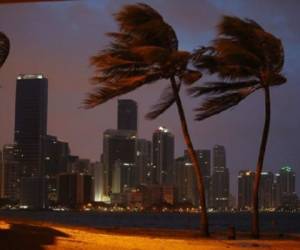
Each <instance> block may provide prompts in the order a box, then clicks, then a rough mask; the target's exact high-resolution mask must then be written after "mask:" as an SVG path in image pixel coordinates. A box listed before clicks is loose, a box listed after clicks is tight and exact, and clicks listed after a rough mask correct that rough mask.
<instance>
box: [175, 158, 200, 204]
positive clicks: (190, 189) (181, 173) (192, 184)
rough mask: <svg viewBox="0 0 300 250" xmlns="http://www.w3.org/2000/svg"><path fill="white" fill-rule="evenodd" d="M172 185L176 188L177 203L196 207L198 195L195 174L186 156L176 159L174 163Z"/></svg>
mask: <svg viewBox="0 0 300 250" xmlns="http://www.w3.org/2000/svg"><path fill="white" fill-rule="evenodd" d="M174 185H175V187H176V188H177V202H179V203H185V202H188V203H191V204H192V205H193V206H197V200H198V193H197V188H196V179H195V172H194V169H193V166H192V163H191V162H190V161H189V160H188V159H187V157H186V155H185V156H182V157H179V158H177V159H176V161H175V168H174Z"/></svg>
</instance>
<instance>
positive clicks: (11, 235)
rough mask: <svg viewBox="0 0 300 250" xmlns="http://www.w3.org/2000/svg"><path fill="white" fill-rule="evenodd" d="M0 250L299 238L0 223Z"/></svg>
mask: <svg viewBox="0 0 300 250" xmlns="http://www.w3.org/2000/svg"><path fill="white" fill-rule="evenodd" d="M0 249H1V250H29V249H30V250H39V249H49V250H50V249H51V250H52V249H59V250H60V249H61V250H64V249H68V250H69V249H76V250H81V249H82V250H94V249H95V250H139V249H153V250H169V249H170V250H197V249H199V250H222V249H230V250H235V249H245V250H247V249H258V250H263V249H268V250H275V249H276V250H282V249H288V250H296V249H297V250H298V249H300V236H297V235H289V236H284V237H283V238H279V237H277V236H271V235H268V236H266V235H265V236H263V237H262V239H260V240H252V239H250V238H249V237H248V236H247V235H238V239H237V240H226V238H225V236H224V235H212V236H211V238H209V239H204V238H201V237H200V236H199V235H198V233H197V232H196V231H182V230H181V231H173V230H172V231H171V230H161V229H160V230H156V229H147V230H145V229H110V230H108V229H106V230H105V229H90V228H83V227H72V226H64V225H59V224H51V223H44V222H36V221H28V220H27V221H20V220H18V221H17V220H10V219H9V220H0Z"/></svg>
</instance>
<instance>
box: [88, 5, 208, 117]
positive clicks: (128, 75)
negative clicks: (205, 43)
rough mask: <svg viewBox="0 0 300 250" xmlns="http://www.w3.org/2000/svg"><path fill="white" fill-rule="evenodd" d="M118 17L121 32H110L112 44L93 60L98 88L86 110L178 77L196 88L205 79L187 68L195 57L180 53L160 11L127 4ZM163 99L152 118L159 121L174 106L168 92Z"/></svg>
mask: <svg viewBox="0 0 300 250" xmlns="http://www.w3.org/2000/svg"><path fill="white" fill-rule="evenodd" d="M114 16H115V19H116V21H117V23H118V24H119V32H111V33H107V35H108V36H109V37H110V38H111V40H112V41H111V43H110V44H109V46H108V47H107V48H106V49H104V50H102V51H100V52H99V53H98V54H97V55H96V56H94V57H92V58H91V65H92V66H94V67H95V69H96V70H95V72H96V76H94V77H93V78H92V80H91V83H92V84H94V85H96V86H97V87H96V88H95V90H94V92H93V93H91V94H88V97H87V99H86V100H85V101H84V106H85V107H86V108H93V107H95V106H97V105H99V104H101V103H104V102H105V101H107V100H109V99H111V98H113V97H116V96H120V95H123V94H126V93H128V92H130V91H132V90H135V89H136V88H138V87H141V86H143V85H144V84H149V83H153V82H155V81H157V80H161V79H170V77H172V76H174V77H178V78H180V79H181V80H182V82H183V83H184V84H187V85H192V84H193V83H194V82H196V81H197V80H198V79H199V78H200V77H201V76H202V74H201V73H200V72H199V71H198V70H190V69H188V68H187V67H188V63H189V61H190V58H191V54H190V53H189V52H186V51H178V41H177V37H176V34H175V32H174V30H173V29H172V27H171V26H170V25H169V24H167V23H166V22H165V21H164V20H163V18H162V16H161V15H160V14H159V13H158V12H157V11H156V10H154V9H153V8H151V7H150V6H148V5H146V4H142V3H140V4H134V5H126V6H124V7H123V8H122V9H121V11H119V12H118V13H117V14H115V15H114ZM167 89H168V88H167ZM168 93H169V94H170V95H171V92H168ZM161 98H162V99H161V100H160V101H159V103H158V104H157V105H154V106H153V108H152V111H151V112H150V113H149V114H148V115H147V118H148V119H154V118H156V117H157V116H158V115H159V114H161V113H163V112H164V111H165V110H167V109H168V108H169V107H170V106H171V105H172V104H173V103H174V97H172V98H171V97H170V98H169V97H168V95H166V91H164V93H163V94H162V95H161ZM166 98H167V100H166ZM171 100H172V101H171Z"/></svg>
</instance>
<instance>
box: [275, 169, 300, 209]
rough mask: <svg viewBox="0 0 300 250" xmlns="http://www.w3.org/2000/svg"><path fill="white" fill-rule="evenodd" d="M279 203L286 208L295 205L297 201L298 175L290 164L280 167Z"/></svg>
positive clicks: (278, 182)
mask: <svg viewBox="0 0 300 250" xmlns="http://www.w3.org/2000/svg"><path fill="white" fill-rule="evenodd" d="M277 185H278V194H279V205H280V207H282V208H284V209H289V208H292V207H295V206H297V205H295V204H296V203H297V199H298V198H297V195H296V188H295V185H296V175H295V172H294V171H293V169H292V168H291V167H290V166H284V167H282V168H281V169H280V171H279V175H278V179H277Z"/></svg>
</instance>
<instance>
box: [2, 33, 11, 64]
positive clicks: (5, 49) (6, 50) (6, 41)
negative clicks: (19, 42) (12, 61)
mask: <svg viewBox="0 0 300 250" xmlns="http://www.w3.org/2000/svg"><path fill="white" fill-rule="evenodd" d="M9 48H10V43H9V39H8V38H7V36H6V35H5V34H4V33H2V32H0V68H1V67H2V65H3V64H4V62H5V61H6V58H7V56H8V54H9Z"/></svg>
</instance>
